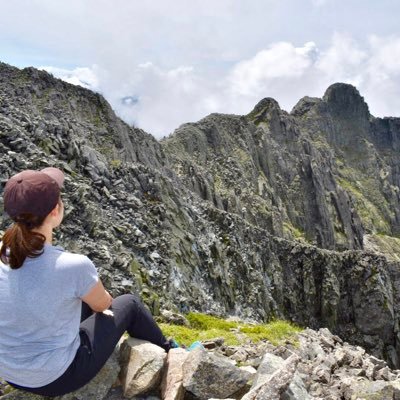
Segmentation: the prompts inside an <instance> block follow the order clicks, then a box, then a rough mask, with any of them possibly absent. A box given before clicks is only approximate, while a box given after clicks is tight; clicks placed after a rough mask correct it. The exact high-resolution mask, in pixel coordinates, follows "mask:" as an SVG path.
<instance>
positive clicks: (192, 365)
mask: <svg viewBox="0 0 400 400" xmlns="http://www.w3.org/2000/svg"><path fill="white" fill-rule="evenodd" d="M130 340H131V339H130ZM131 344H132V343H131ZM131 344H126V343H125V344H123V345H122V346H121V351H122V353H121V354H122V357H120V359H122V360H124V359H126V357H125V356H126V354H128V355H129V356H131V355H132V353H131V351H130V350H129V348H130V347H131ZM142 345H143V343H142V344H140V346H142ZM146 345H147V346H154V345H151V344H150V343H146ZM155 347H156V346H155ZM159 350H160V351H163V350H162V349H160V348H159ZM185 353H186V354H185ZM236 353H241V354H242V358H241V361H240V364H241V365H242V366H241V367H240V368H239V367H238V366H237V365H236V364H237V363H239V362H238V361H236V360H235V354H236ZM149 354H150V353H149V352H147V355H149ZM152 354H153V356H154V358H151V357H149V358H147V361H143V358H142V354H140V353H139V352H137V353H135V356H134V357H131V361H130V362H131V363H133V364H137V365H139V364H140V365H141V368H140V369H139V370H138V375H137V376H136V378H137V379H136V384H137V385H136V386H137V389H138V390H136V391H135V393H136V394H135V395H132V394H128V393H126V392H125V396H124V395H123V391H124V389H123V387H121V385H120V382H119V381H117V382H115V383H114V385H113V387H112V388H111V386H112V383H113V382H112V381H110V380H108V381H105V382H102V385H101V387H102V388H108V392H107V390H106V391H104V390H103V392H101V391H100V390H99V388H98V386H99V379H100V378H101V376H102V375H99V376H97V377H96V378H95V379H94V380H93V381H92V382H90V383H89V384H88V385H86V386H85V387H84V388H82V389H80V390H79V391H78V392H75V393H71V394H69V395H66V396H69V397H66V396H64V397H62V398H60V400H64V399H67V398H68V399H72V398H73V399H82V400H83V399H92V398H93V399H96V400H122V399H134V398H135V399H136V398H140V399H147V400H157V399H163V400H167V399H168V400H179V399H187V400H189V399H190V400H200V399H222V398H231V399H245V400H250V399H252V400H253V399H254V400H255V399H260V400H261V399H263V400H265V399H271V400H278V399H282V400H311V399H318V400H322V399H323V400H337V399H345V400H356V399H361V398H362V399H371V400H372V399H396V398H397V397H398V396H399V394H400V371H399V370H391V369H390V368H389V367H388V366H387V364H386V362H385V361H383V360H380V359H378V358H376V357H374V356H371V355H369V354H368V353H366V352H365V350H364V349H362V348H361V347H357V346H351V345H349V344H348V343H346V342H343V341H342V340H341V339H340V338H339V337H338V336H335V335H332V333H330V332H329V330H327V329H321V330H319V331H318V332H317V331H313V330H311V329H307V330H305V331H303V332H302V333H300V334H299V337H298V341H297V342H287V343H286V344H281V345H278V346H274V345H272V344H271V343H269V342H259V343H257V344H255V343H247V344H246V345H242V346H236V347H235V348H233V347H232V346H225V345H223V343H221V341H220V340H216V341H215V347H214V349H213V350H208V351H205V350H202V349H199V348H198V349H196V350H194V351H192V352H187V351H186V350H183V349H174V350H172V351H170V352H169V354H168V359H167V363H166V364H165V366H164V368H163V369H162V371H161V373H162V375H163V378H162V382H163V384H162V386H160V385H158V386H155V387H152V389H151V390H150V392H149V388H148V387H147V386H146V385H144V386H141V384H140V382H142V383H143V380H142V377H143V376H147V377H149V376H150V371H151V370H152V369H151V368H150V369H149V368H147V366H148V365H149V364H151V365H154V364H157V363H158V361H157V360H158V359H159V354H158V351H154V352H153V353H152ZM164 355H165V353H164ZM177 356H178V357H177ZM247 369H249V370H251V371H254V372H249V371H247ZM122 371H124V367H123V365H122ZM122 375H124V372H122ZM158 375H159V371H155V370H153V377H154V379H150V380H152V381H153V382H159V380H158ZM115 376H116V375H115V374H114V378H115ZM139 387H140V388H139ZM85 396H87V397H85ZM0 399H1V400H20V399H21V400H22V399H32V400H45V398H43V397H40V396H33V395H29V394H26V393H24V392H21V391H17V390H15V391H14V392H11V393H9V394H7V395H4V396H1V395H0ZM57 399H58V398H57Z"/></svg>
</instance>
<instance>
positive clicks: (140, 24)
mask: <svg viewBox="0 0 400 400" xmlns="http://www.w3.org/2000/svg"><path fill="white" fill-rule="evenodd" d="M0 10H1V12H0V60H1V61H3V62H7V63H9V64H12V65H15V66H18V67H25V66H35V67H38V68H45V69H46V70H48V71H49V72H51V73H53V74H54V75H55V76H57V77H60V78H62V79H65V80H67V81H68V82H71V83H74V84H81V85H83V86H86V87H89V88H91V89H93V90H96V91H99V92H101V93H102V94H103V95H104V96H105V98H106V99H107V100H108V101H109V102H110V104H111V105H112V107H113V108H114V110H115V111H116V112H117V114H118V115H120V116H121V117H122V118H123V119H124V120H126V121H127V122H128V123H130V124H135V125H136V126H138V127H140V128H143V129H145V130H146V131H148V132H149V133H152V134H153V135H155V136H156V137H162V136H164V135H168V134H169V133H170V132H172V131H173V130H174V129H175V128H177V127H178V126H179V125H180V124H182V123H184V122H189V121H196V120H198V119H200V118H202V117H204V116H206V115H207V114H209V113H211V112H223V113H236V114H246V113H248V112H249V111H251V109H252V108H253V107H254V105H255V104H256V103H257V102H258V101H259V100H261V99H262V98H263V97H274V98H275V99H276V100H278V102H279V103H280V105H281V107H282V108H284V109H285V110H287V111H290V109H291V108H292V107H293V106H294V105H295V104H296V102H297V101H298V100H299V99H300V98H301V97H303V96H305V95H309V96H318V97H320V96H322V95H323V93H324V91H325V90H326V88H327V87H328V86H329V85H330V84H332V83H334V82H338V81H341V82H348V83H352V84H354V85H355V86H357V88H358V89H359V90H360V92H361V94H362V95H363V96H364V97H365V99H366V101H367V102H368V104H369V106H370V111H371V113H372V114H373V115H375V116H389V115H390V116H400V96H399V92H400V29H399V23H398V20H399V16H400V2H399V1H397V0H392V1H389V0H380V1H376V0H375V1H372V0H364V1H361V0H347V1H344V0H247V1H246V0H212V1H211V0H202V1H200V0H190V1H188V0H175V1H167V0H156V1H155V0H146V1H136V0H113V1H109V0H107V1H106V0H69V1H68V2H67V1H64V2H61V1H54V0H26V1H22V0H14V1H13V2H10V1H5V0H0ZM127 98H131V99H135V101H126V99H127ZM122 99H125V101H122Z"/></svg>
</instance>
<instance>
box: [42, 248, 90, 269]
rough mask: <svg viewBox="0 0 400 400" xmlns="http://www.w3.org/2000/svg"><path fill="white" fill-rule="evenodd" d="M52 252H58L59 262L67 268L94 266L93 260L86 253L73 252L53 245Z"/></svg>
mask: <svg viewBox="0 0 400 400" xmlns="http://www.w3.org/2000/svg"><path fill="white" fill-rule="evenodd" d="M49 250H50V251H51V252H53V253H56V254H57V264H59V265H60V266H62V267H66V268H74V267H80V266H83V267H85V266H93V262H92V261H91V260H90V258H89V257H87V256H86V255H84V254H80V253H72V252H70V251H67V250H65V249H63V248H62V247H60V246H51V248H50V249H49Z"/></svg>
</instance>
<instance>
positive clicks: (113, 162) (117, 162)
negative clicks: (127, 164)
mask: <svg viewBox="0 0 400 400" xmlns="http://www.w3.org/2000/svg"><path fill="white" fill-rule="evenodd" d="M121 164H122V161H121V160H119V159H113V160H111V161H110V165H111V168H113V169H118V168H119V167H120V166H121Z"/></svg>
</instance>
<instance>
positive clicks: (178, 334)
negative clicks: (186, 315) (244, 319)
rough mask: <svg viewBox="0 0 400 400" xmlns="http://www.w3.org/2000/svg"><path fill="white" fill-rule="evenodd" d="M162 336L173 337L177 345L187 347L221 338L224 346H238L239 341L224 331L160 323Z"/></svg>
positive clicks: (233, 335) (230, 333)
mask: <svg viewBox="0 0 400 400" xmlns="http://www.w3.org/2000/svg"><path fill="white" fill-rule="evenodd" d="M159 326H160V328H161V330H162V332H163V334H164V335H165V336H166V337H173V338H174V339H175V340H176V341H177V342H178V343H179V344H183V345H185V346H189V345H190V344H191V343H193V342H195V341H196V340H200V341H205V340H210V339H215V338H219V337H223V338H224V339H225V344H227V345H230V346H235V345H239V344H240V341H239V339H238V338H237V337H236V335H235V334H234V333H233V332H229V331H226V330H224V329H216V328H213V329H209V330H205V331H204V330H199V329H193V328H187V327H185V326H179V325H169V324H164V323H161V324H159Z"/></svg>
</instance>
